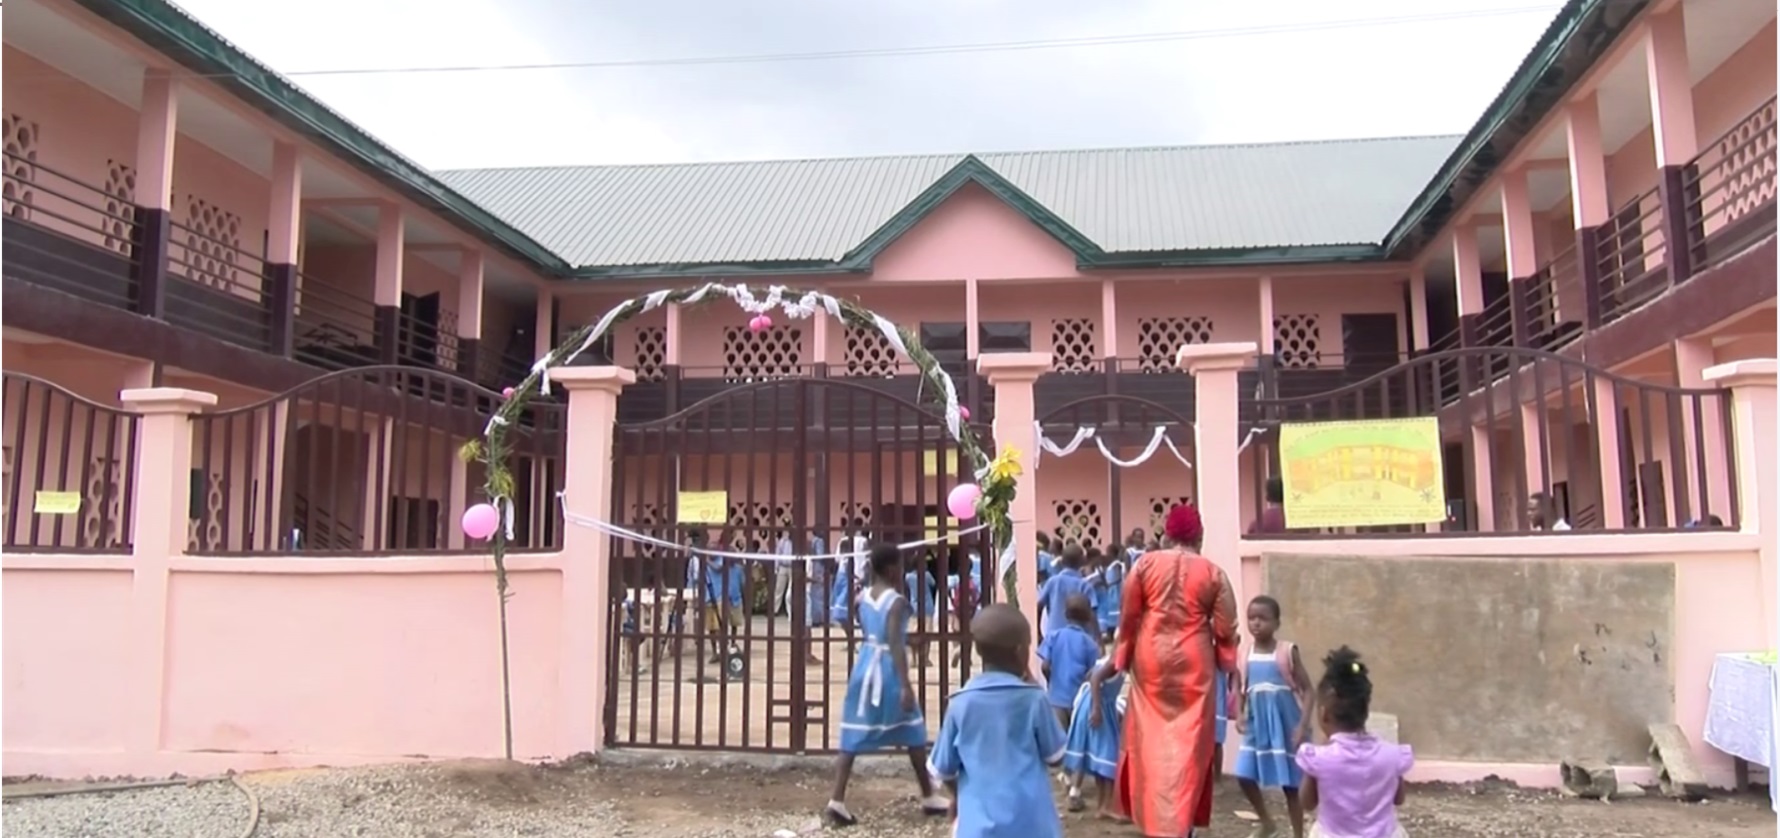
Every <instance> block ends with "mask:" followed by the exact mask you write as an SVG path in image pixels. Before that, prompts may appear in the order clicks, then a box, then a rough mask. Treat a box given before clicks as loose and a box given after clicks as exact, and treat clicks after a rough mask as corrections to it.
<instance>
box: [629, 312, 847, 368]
mask: <svg viewBox="0 0 1780 838" xmlns="http://www.w3.org/2000/svg"><path fill="white" fill-rule="evenodd" d="M680 312H681V308H680V304H679V303H668V304H667V313H666V320H667V322H666V323H665V324H664V325H665V328H664V329H662V339H663V340H664V341H665V342H666V346H665V347H664V348H663V350H662V360H661V362H662V364H664V365H666V366H670V367H677V366H679V365H680ZM826 316H827V315H826V314H820V315H817V317H818V318H822V317H826Z"/></svg>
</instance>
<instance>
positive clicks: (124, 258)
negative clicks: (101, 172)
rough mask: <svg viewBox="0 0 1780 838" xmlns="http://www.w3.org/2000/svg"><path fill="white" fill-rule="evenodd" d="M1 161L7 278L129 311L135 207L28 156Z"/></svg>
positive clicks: (134, 301) (133, 295) (134, 273)
mask: <svg viewBox="0 0 1780 838" xmlns="http://www.w3.org/2000/svg"><path fill="white" fill-rule="evenodd" d="M5 162H6V171H5V176H4V180H3V181H0V189H3V190H4V195H5V197H4V201H3V204H4V206H3V207H0V211H3V212H4V215H5V251H6V259H5V276H6V278H7V279H9V280H13V279H16V280H21V281H24V282H28V283H30V284H32V285H37V286H41V287H44V288H53V289H55V290H57V291H61V292H63V293H66V294H71V295H73V296H76V297H80V298H82V299H86V300H90V301H92V302H95V303H99V304H100V305H107V306H112V307H115V308H121V309H125V310H134V309H135V308H136V307H137V305H138V296H139V290H140V288H139V285H138V279H137V278H138V276H139V275H140V273H141V271H140V267H141V265H140V261H139V260H138V258H137V256H138V254H139V253H140V252H141V251H140V250H139V249H138V247H137V244H136V243H137V241H138V238H139V228H138V225H137V223H136V208H135V207H134V206H132V205H131V204H130V203H129V202H127V201H121V200H119V199H118V198H116V197H114V196H112V195H109V194H107V193H106V192H105V191H104V190H103V189H100V188H98V187H94V186H90V185H88V184H86V183H83V182H81V181H80V180H79V179H77V178H74V177H70V176H68V175H65V174H63V173H62V172H59V171H57V170H55V169H52V168H50V167H48V166H44V165H42V164H40V163H38V162H37V161H36V159H35V158H34V157H31V158H27V157H22V156H19V155H16V154H12V153H11V152H7V153H6V156H5Z"/></svg>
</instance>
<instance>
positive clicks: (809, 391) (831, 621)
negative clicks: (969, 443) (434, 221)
mask: <svg viewBox="0 0 1780 838" xmlns="http://www.w3.org/2000/svg"><path fill="white" fill-rule="evenodd" d="M912 384H913V382H912V381H911V380H909V379H861V380H844V379H841V380H836V379H813V378H791V379H782V380H771V381H758V382H747V383H740V384H736V385H734V386H733V387H731V388H729V389H727V390H724V391H723V392H720V393H718V394H716V395H714V396H711V397H710V398H707V399H705V400H703V401H701V402H699V403H697V404H695V405H693V406H691V407H689V408H687V409H685V410H683V411H680V412H678V413H676V414H673V415H671V416H668V417H666V418H663V419H658V420H653V421H647V422H641V423H636V424H620V425H619V426H618V427H617V428H616V431H615V438H614V470H613V481H614V487H613V488H614V491H613V508H612V511H611V520H612V522H613V523H614V524H616V525H617V526H618V527H621V528H623V529H625V530H630V531H632V532H635V533H639V534H643V535H647V536H649V537H650V538H652V539H655V540H658V541H662V542H671V543H673V544H675V545H681V546H679V547H667V546H663V545H661V544H652V543H650V542H649V541H644V540H639V539H636V538H633V537H629V536H624V537H614V539H613V542H612V556H613V557H614V561H613V566H612V572H613V574H614V575H613V579H612V591H613V597H614V599H621V602H620V603H615V606H618V607H614V608H613V614H614V618H613V619H614V625H613V626H612V628H613V631H612V633H611V637H612V638H613V640H612V645H611V648H610V649H609V650H608V654H609V661H610V666H609V667H608V672H609V680H608V689H607V693H606V694H607V702H606V707H605V713H606V732H607V734H606V735H607V744H608V745H614V746H622V747H644V748H701V749H720V750H738V751H766V752H783V753H818V752H827V751H833V750H835V749H836V748H837V747H838V745H839V741H840V733H839V729H838V725H839V723H840V714H841V706H842V704H841V703H842V700H843V698H844V696H845V694H846V684H847V676H848V674H849V673H850V671H851V670H852V667H853V664H854V662H855V660H856V659H857V654H858V650H857V648H856V646H855V642H854V637H855V634H856V629H855V628H854V627H853V625H852V624H851V623H850V622H845V621H841V620H838V619H836V618H838V616H839V615H838V614H836V613H835V606H836V605H837V602H840V603H847V604H849V605H850V603H851V602H852V601H853V599H854V597H855V596H856V594H857V590H858V589H857V587H856V586H857V584H858V582H857V581H856V579H855V577H854V575H853V573H852V572H851V569H852V568H851V565H852V564H853V562H852V561H851V559H850V557H848V556H843V557H841V558H839V559H838V560H835V559H821V560H800V561H792V562H787V563H775V562H771V561H763V560H755V559H741V560H729V561H722V562H709V561H708V562H706V563H704V565H703V571H704V574H705V576H706V577H707V578H709V579H710V580H711V582H710V584H709V585H708V586H704V585H698V584H689V582H691V581H692V579H691V577H693V576H694V575H695V574H693V573H692V572H691V571H693V570H694V569H696V568H699V565H698V564H697V563H695V562H694V561H693V560H692V558H691V556H690V554H689V553H688V552H687V550H686V549H684V548H685V546H687V545H693V544H702V545H705V546H708V547H710V548H713V549H718V548H722V549H726V550H728V551H729V552H734V553H748V554H779V553H785V552H790V553H793V554H795V555H798V556H808V555H818V554H830V555H832V554H846V553H858V552H862V551H863V550H864V545H866V544H870V543H876V542H878V541H888V542H892V543H899V544H906V543H909V542H916V541H922V540H925V539H930V538H934V537H946V536H949V535H952V534H954V533H956V532H957V531H959V530H960V529H962V528H965V527H967V526H968V525H967V524H963V523H961V522H957V521H953V520H950V519H949V518H948V516H947V514H946V511H945V498H946V493H947V492H948V491H949V490H950V489H951V487H953V486H955V485H957V484H958V483H959V482H962V481H969V480H971V479H972V477H971V471H972V469H971V466H970V463H969V462H968V461H967V459H966V458H964V457H963V456H962V454H961V452H960V451H959V447H958V445H957V443H956V442H955V441H954V440H953V439H952V438H951V437H950V435H949V434H948V433H947V432H946V428H945V423H944V420H943V419H942V418H941V417H940V416H938V415H937V414H935V413H933V412H931V411H929V410H927V409H925V408H922V407H920V406H919V405H917V404H916V403H915V402H914V401H912V400H910V399H908V398H905V397H904V396H902V395H900V394H898V393H896V392H893V390H896V389H903V387H902V386H903V385H912ZM907 389H909V390H913V387H912V386H909V387H907ZM979 438H980V439H984V440H986V439H987V438H988V434H987V432H986V431H984V432H980V433H979ZM718 492H720V493H722V497H721V499H720V500H719V499H717V498H714V497H713V495H711V494H704V495H702V496H699V495H693V496H691V497H689V496H688V495H689V493H718ZM699 501H702V502H703V503H704V504H705V506H706V508H712V507H718V506H720V508H721V518H722V520H721V521H720V522H717V523H710V524H694V523H684V522H683V521H684V520H685V519H686V517H687V514H686V513H689V512H692V511H694V510H695V507H697V506H698V502H699ZM987 548H988V539H987V538H986V537H984V536H983V534H981V533H973V534H970V535H967V536H963V537H955V536H954V537H952V538H951V539H950V542H949V543H945V542H942V543H939V544H936V545H934V546H932V547H923V548H917V549H910V550H907V551H905V554H904V559H905V567H906V568H907V569H909V570H910V571H911V572H913V571H916V570H923V571H925V573H920V572H914V573H913V574H912V579H910V580H909V583H910V584H909V587H911V588H912V590H910V591H909V597H910V600H911V602H920V601H926V602H929V603H931V606H932V607H931V608H930V609H928V610H927V613H925V614H924V615H921V616H919V617H918V618H917V619H916V621H915V623H914V624H913V625H911V626H910V628H909V639H910V675H911V678H912V680H913V681H914V682H915V684H916V689H917V691H918V694H919V695H920V696H921V699H922V707H923V709H924V710H925V712H926V715H927V720H928V725H929V727H930V728H931V729H932V730H933V731H934V732H937V730H938V725H939V720H940V717H941V714H942V712H943V703H944V701H945V697H946V696H947V695H949V694H950V693H951V692H952V691H953V690H955V689H957V688H958V687H959V686H962V684H963V683H964V681H965V680H967V679H968V678H969V677H970V675H971V672H972V667H973V662H972V660H971V656H970V650H969V644H968V642H967V634H966V633H965V631H964V621H961V620H960V619H958V618H959V617H960V616H964V614H962V613H960V612H962V611H964V610H967V609H957V608H955V607H954V597H952V596H949V595H948V593H949V592H950V591H951V590H952V589H953V588H954V587H955V586H956V584H957V582H956V580H957V578H959V575H960V573H962V574H964V575H965V576H967V577H977V578H980V579H981V580H986V581H984V582H979V583H977V584H975V585H973V587H974V589H975V590H976V591H978V592H982V593H983V594H984V595H985V597H986V596H989V594H988V592H990V591H992V590H993V589H994V588H995V585H994V583H993V580H994V579H995V578H996V577H995V572H994V559H993V557H991V556H990V555H988V554H989V550H988V549H987ZM973 555H974V556H975V557H978V558H977V559H976V561H975V567H977V568H978V570H977V571H975V572H973V571H971V570H967V569H966V568H967V567H970V566H971V563H970V562H968V561H967V557H970V556H973ZM837 586H838V587H840V588H841V593H840V595H839V597H838V598H837V596H836V595H835V593H834V590H835V587H837ZM701 590H703V591H708V592H709V593H706V594H705V595H701ZM958 599H959V601H960V602H961V603H963V604H965V605H966V606H967V607H968V606H971V605H973V604H972V603H970V602H969V599H970V598H969V597H961V598H958ZM731 601H734V604H733V605H729V604H728V603H730V602H731ZM718 602H722V603H724V604H725V607H717V603H718ZM848 612H849V613H850V612H851V608H850V607H849V608H848ZM966 619H967V618H966Z"/></svg>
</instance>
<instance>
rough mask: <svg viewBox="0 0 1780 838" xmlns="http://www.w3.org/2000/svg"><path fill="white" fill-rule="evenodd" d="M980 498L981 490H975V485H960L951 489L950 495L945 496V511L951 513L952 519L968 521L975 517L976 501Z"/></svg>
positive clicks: (981, 495)
mask: <svg viewBox="0 0 1780 838" xmlns="http://www.w3.org/2000/svg"><path fill="white" fill-rule="evenodd" d="M982 497H983V490H982V489H980V488H977V484H975V483H960V484H958V485H957V486H954V487H952V492H951V494H949V495H946V511H948V512H950V513H952V517H953V518H957V519H958V520H960V521H968V520H970V519H972V518H975V517H977V501H979V500H981V499H982Z"/></svg>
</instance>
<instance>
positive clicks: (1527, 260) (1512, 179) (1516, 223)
mask: <svg viewBox="0 0 1780 838" xmlns="http://www.w3.org/2000/svg"><path fill="white" fill-rule="evenodd" d="M1502 234H1503V243H1504V246H1505V247H1506V248H1507V250H1508V278H1509V279H1510V280H1517V279H1525V278H1526V277H1529V276H1532V275H1533V272H1534V271H1537V270H1539V256H1538V253H1537V251H1536V250H1535V248H1534V244H1533V205H1532V203H1531V202H1530V201H1529V200H1528V199H1527V170H1526V169H1524V168H1520V167H1516V168H1513V169H1509V170H1508V171H1506V172H1503V173H1502Z"/></svg>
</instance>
